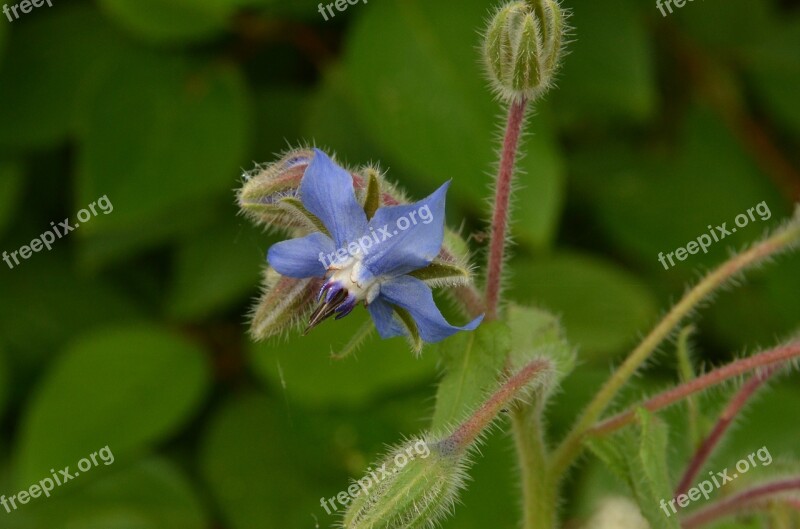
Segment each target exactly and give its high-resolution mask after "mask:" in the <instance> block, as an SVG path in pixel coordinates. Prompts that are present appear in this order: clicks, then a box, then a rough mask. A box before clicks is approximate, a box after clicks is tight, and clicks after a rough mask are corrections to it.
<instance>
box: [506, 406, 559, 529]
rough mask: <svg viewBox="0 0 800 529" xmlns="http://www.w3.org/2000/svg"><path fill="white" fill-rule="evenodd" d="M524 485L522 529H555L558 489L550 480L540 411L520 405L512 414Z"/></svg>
mask: <svg viewBox="0 0 800 529" xmlns="http://www.w3.org/2000/svg"><path fill="white" fill-rule="evenodd" d="M511 424H512V427H513V431H514V441H515V444H516V448H517V459H518V461H519V465H520V477H521V481H522V499H523V502H522V508H523V525H522V527H523V529H553V528H555V525H556V494H557V490H556V487H554V486H552V484H551V483H550V480H549V479H547V476H548V474H547V446H546V442H545V440H544V428H543V425H542V420H541V413H540V410H538V409H537V407H536V406H535V405H529V404H521V405H519V406H515V407H514V409H513V411H512V412H511Z"/></svg>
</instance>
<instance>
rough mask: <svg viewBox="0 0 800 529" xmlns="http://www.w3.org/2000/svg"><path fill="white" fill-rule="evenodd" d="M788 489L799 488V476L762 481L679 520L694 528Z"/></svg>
mask: <svg viewBox="0 0 800 529" xmlns="http://www.w3.org/2000/svg"><path fill="white" fill-rule="evenodd" d="M789 490H800V477H793V478H789V479H782V480H778V481H773V482H770V483H763V484H761V485H758V486H756V487H753V488H752V489H748V490H744V491H742V492H740V493H738V494H734V495H733V496H730V497H729V498H725V499H724V500H720V501H718V502H716V503H714V504H712V505H710V506H708V507H706V508H705V509H702V510H700V511H697V512H695V513H693V514H691V515H690V516H687V517H686V518H685V519H684V520H683V521H682V522H681V526H682V527H683V528H684V529H694V528H695V527H700V526H702V525H705V524H707V523H709V522H711V521H714V520H718V519H719V518H722V517H724V516H728V515H731V514H734V513H736V512H737V511H740V510H744V509H748V508H752V507H753V506H754V504H756V503H757V502H758V501H759V500H763V499H764V498H765V497H768V496H770V495H773V494H779V493H781V492H786V491H789Z"/></svg>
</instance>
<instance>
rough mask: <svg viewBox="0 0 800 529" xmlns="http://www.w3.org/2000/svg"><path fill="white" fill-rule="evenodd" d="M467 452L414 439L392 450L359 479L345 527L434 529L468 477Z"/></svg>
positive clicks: (360, 528) (345, 519)
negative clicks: (459, 451) (455, 451)
mask: <svg viewBox="0 0 800 529" xmlns="http://www.w3.org/2000/svg"><path fill="white" fill-rule="evenodd" d="M466 465H467V461H466V456H465V455H464V454H463V453H454V452H452V451H451V450H447V449H444V448H443V447H442V446H441V445H440V444H439V443H430V444H429V443H428V441H427V440H425V439H422V438H417V439H412V440H410V441H407V442H406V443H403V444H402V445H400V446H398V447H397V448H395V449H393V450H391V451H390V452H389V453H388V454H387V456H386V457H385V459H384V460H383V461H382V462H381V464H380V466H376V467H375V469H374V470H371V471H369V472H368V473H367V475H366V476H364V477H363V478H361V479H359V480H358V481H356V482H355V483H354V485H358V489H359V491H358V493H357V494H356V495H355V498H353V500H352V502H351V503H350V506H349V507H348V509H347V511H346V512H345V515H344V520H343V523H342V527H344V528H345V529H372V528H374V529H377V528H381V529H401V528H402V529H413V528H423V527H432V526H434V525H436V524H437V523H438V522H440V521H441V520H442V519H443V518H444V517H445V516H446V515H447V514H448V513H450V512H451V511H452V510H453V506H454V504H455V500H456V497H457V495H458V493H459V491H460V490H461V489H462V488H463V486H464V481H465V478H466V473H465V467H466Z"/></svg>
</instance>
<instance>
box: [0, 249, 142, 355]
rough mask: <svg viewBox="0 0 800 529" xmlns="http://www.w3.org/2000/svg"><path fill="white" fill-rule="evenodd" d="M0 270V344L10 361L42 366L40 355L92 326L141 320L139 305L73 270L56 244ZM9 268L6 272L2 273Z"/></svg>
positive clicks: (109, 285)
mask: <svg viewBox="0 0 800 529" xmlns="http://www.w3.org/2000/svg"><path fill="white" fill-rule="evenodd" d="M36 257H37V258H36V259H33V258H32V259H30V260H29V261H23V263H22V264H21V265H20V266H19V267H15V268H14V270H11V271H4V273H2V274H0V291H2V292H3V297H4V298H6V296H8V297H7V298H6V299H15V300H25V302H24V303H1V304H0V343H3V344H5V345H6V346H7V348H8V351H9V354H11V355H13V359H14V361H15V363H20V364H25V365H36V366H38V368H39V369H41V368H43V367H44V366H45V365H46V362H45V358H51V357H52V356H54V353H55V351H56V350H57V349H58V348H59V347H62V346H63V345H64V344H65V343H69V342H70V341H71V339H72V338H74V337H75V336H77V335H79V334H81V333H83V332H86V331H87V330H89V329H91V328H92V327H95V326H102V325H105V324H109V323H121V322H131V321H137V320H142V319H144V314H143V312H142V309H141V308H140V307H138V306H137V305H136V304H135V303H134V302H133V301H132V300H131V299H130V298H128V297H127V296H126V295H125V294H124V293H123V292H122V291H121V290H120V289H119V288H117V287H115V286H114V284H113V283H112V282H110V281H108V280H105V279H101V278H97V277H86V276H79V275H76V274H75V272H74V271H73V270H72V269H71V267H70V265H69V262H68V261H67V260H66V259H64V258H63V254H62V253H60V252H59V250H58V249H57V248H55V247H54V248H53V250H52V253H49V254H46V256H45V255H37V256H36ZM6 272H8V273H6Z"/></svg>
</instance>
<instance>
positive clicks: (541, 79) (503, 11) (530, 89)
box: [483, 0, 565, 101]
mask: <svg viewBox="0 0 800 529" xmlns="http://www.w3.org/2000/svg"><path fill="white" fill-rule="evenodd" d="M564 30H565V24H564V13H563V11H562V10H561V7H560V6H559V5H558V1H557V0H527V1H521V0H520V1H516V2H511V3H509V4H506V5H505V6H503V7H501V8H500V9H499V10H498V11H497V13H496V14H495V16H494V18H493V19H492V20H491V22H490V23H489V27H488V29H487V30H486V35H485V37H484V45H483V55H484V61H485V63H486V69H487V71H488V74H489V78H490V79H491V81H492V83H493V85H494V87H493V88H494V90H495V91H496V92H497V93H498V95H499V96H500V97H502V98H503V99H506V100H508V101H519V100H521V99H535V98H537V97H539V96H540V95H542V94H544V93H545V92H546V91H547V90H548V89H549V88H550V86H551V85H552V82H553V76H554V74H555V73H556V70H557V69H558V66H559V61H560V58H561V50H562V42H563V38H564Z"/></svg>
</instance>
